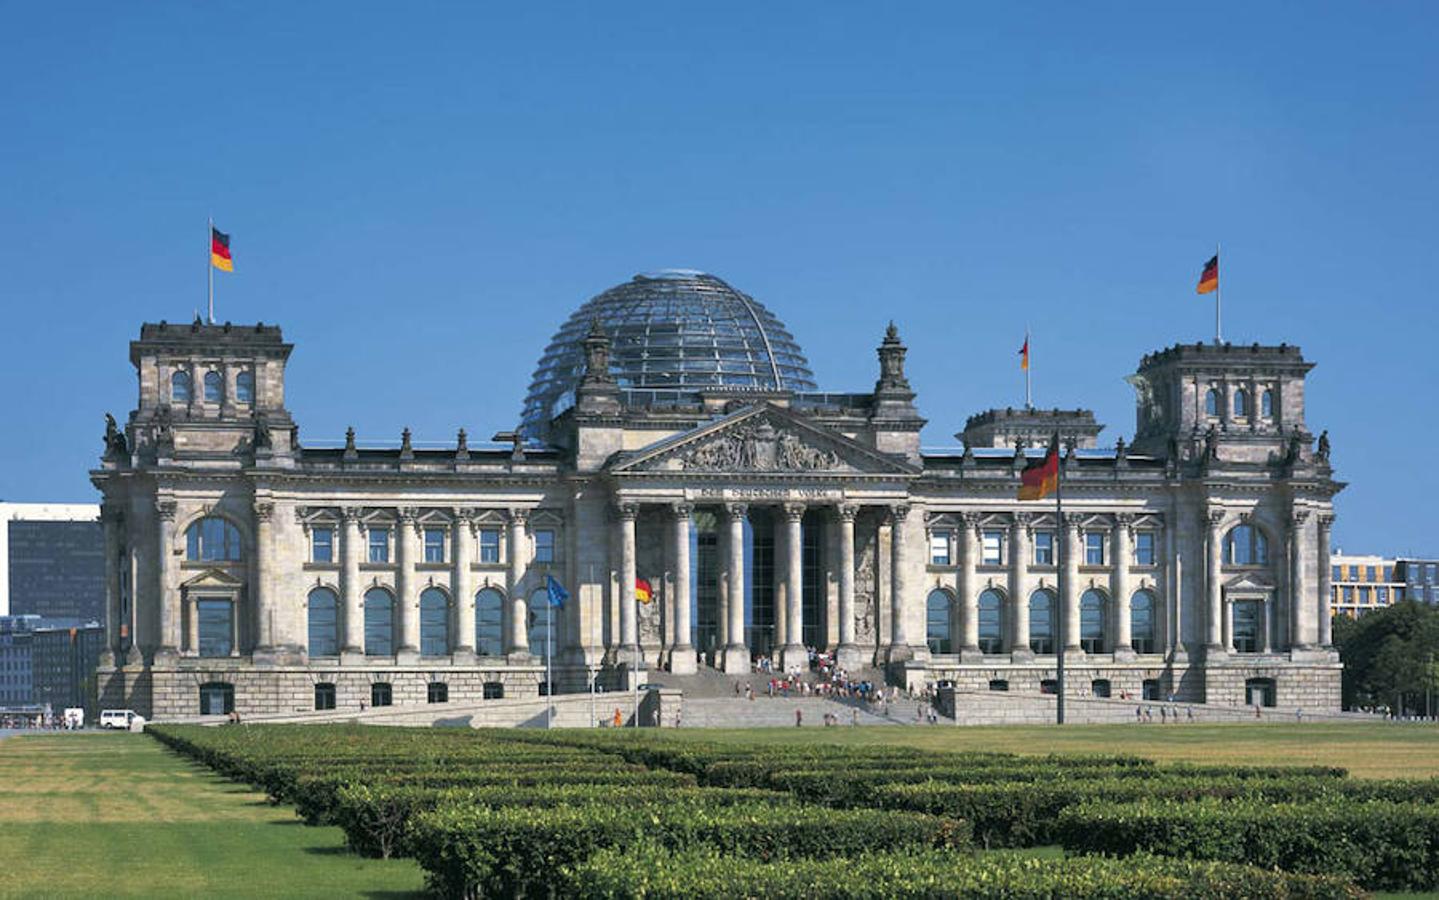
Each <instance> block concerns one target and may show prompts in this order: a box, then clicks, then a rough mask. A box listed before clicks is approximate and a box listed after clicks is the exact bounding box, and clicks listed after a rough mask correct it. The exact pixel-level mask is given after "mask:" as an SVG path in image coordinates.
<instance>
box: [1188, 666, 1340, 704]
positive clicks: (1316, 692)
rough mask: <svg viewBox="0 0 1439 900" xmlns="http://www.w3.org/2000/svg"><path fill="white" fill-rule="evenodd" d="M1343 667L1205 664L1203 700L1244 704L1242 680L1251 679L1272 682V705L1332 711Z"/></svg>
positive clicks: (1245, 699) (1338, 701)
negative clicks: (1263, 679) (1264, 679)
mask: <svg viewBox="0 0 1439 900" xmlns="http://www.w3.org/2000/svg"><path fill="white" fill-rule="evenodd" d="M1342 673H1343V666H1341V665H1340V664H1339V663H1333V664H1331V665H1320V666H1316V665H1313V664H1309V665H1296V664H1285V663H1277V664H1276V663H1270V664H1255V665H1250V664H1240V663H1235V662H1229V663H1224V664H1218V665H1210V666H1206V667H1205V670H1204V681H1205V694H1206V701H1205V702H1207V703H1211V704H1214V705H1221V706H1223V705H1228V706H1248V705H1250V704H1249V700H1248V697H1247V696H1246V690H1245V683H1246V682H1247V681H1249V679H1251V678H1268V679H1272V680H1273V681H1274V705H1276V706H1287V707H1298V708H1301V709H1309V710H1315V711H1324V712H1332V711H1336V710H1338V709H1340V707H1341V706H1342V703H1343V700H1342V699H1341V694H1342V689H1341V686H1340V679H1341V676H1342Z"/></svg>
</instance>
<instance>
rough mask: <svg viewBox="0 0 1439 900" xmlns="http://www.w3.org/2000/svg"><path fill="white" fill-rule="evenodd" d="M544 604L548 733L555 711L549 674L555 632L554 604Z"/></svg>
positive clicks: (553, 681) (553, 687) (553, 682)
mask: <svg viewBox="0 0 1439 900" xmlns="http://www.w3.org/2000/svg"><path fill="white" fill-rule="evenodd" d="M545 602H546V603H547V604H548V605H549V609H547V610H545V730H546V731H548V730H549V728H550V717H551V716H552V715H553V713H554V709H555V679H554V676H553V675H551V674H550V657H552V656H554V654H553V653H551V652H550V636H551V635H552V634H554V630H555V604H554V603H553V602H551V601H550V600H549V598H548V597H546V598H545Z"/></svg>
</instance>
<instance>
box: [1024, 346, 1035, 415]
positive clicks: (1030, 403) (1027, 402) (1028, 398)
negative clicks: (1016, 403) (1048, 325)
mask: <svg viewBox="0 0 1439 900" xmlns="http://www.w3.org/2000/svg"><path fill="white" fill-rule="evenodd" d="M1024 346H1025V354H1024V408H1025V409H1034V394H1033V391H1032V390H1031V389H1030V380H1029V378H1030V372H1029V357H1030V354H1031V353H1032V352H1033V348H1031V347H1030V346H1029V326H1028V325H1025V326H1024Z"/></svg>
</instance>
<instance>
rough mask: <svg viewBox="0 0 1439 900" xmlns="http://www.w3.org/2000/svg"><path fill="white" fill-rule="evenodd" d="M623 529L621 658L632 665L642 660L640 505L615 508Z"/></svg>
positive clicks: (619, 655)
mask: <svg viewBox="0 0 1439 900" xmlns="http://www.w3.org/2000/svg"><path fill="white" fill-rule="evenodd" d="M615 513H616V515H615V523H616V525H617V526H618V527H619V530H620V541H619V543H620V646H619V648H618V649H619V653H618V657H617V659H618V660H619V662H621V663H623V664H624V665H630V664H632V663H633V662H634V661H635V660H637V659H639V657H640V644H639V618H638V616H639V610H638V608H637V607H636V606H635V604H636V602H637V601H636V600H635V565H636V563H635V552H636V551H635V520H636V519H638V518H639V514H640V508H639V504H637V503H623V502H622V503H620V504H619V506H618V507H616V509H615Z"/></svg>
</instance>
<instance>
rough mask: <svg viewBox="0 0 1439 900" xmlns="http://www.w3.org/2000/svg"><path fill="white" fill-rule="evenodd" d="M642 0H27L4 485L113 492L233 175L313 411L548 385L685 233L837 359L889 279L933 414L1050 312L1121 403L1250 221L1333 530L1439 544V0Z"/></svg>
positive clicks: (435, 422)
mask: <svg viewBox="0 0 1439 900" xmlns="http://www.w3.org/2000/svg"><path fill="white" fill-rule="evenodd" d="M541 6H543V7H544V9H543V10H541V9H539V7H541ZM620 6H621V4H599V3H576V4H572V5H558V4H504V5H500V4H459V3H456V4H448V5H442V4H431V3H422V4H360V3H344V4H339V3H335V4H319V3H314V4H311V3H306V4H281V3H268V4H233V3H204V4H195V3H186V4H180V3H173V4H162V3H147V4H100V3H95V4H88V5H86V4H81V5H79V6H76V5H72V4H35V3H19V2H9V3H6V4H5V5H4V6H3V7H0V303H3V316H4V318H3V323H4V324H3V327H0V360H3V362H0V366H3V368H0V373H3V388H4V390H3V392H0V398H3V399H0V416H3V421H4V422H5V426H6V427H5V439H4V440H3V441H0V497H3V498H5V499H10V500H86V499H90V498H93V497H94V496H95V494H94V492H93V490H92V489H91V487H90V485H89V483H88V479H87V476H86V472H87V470H88V469H89V468H90V467H91V466H93V465H94V464H95V462H96V458H97V456H98V454H99V452H100V449H101V444H100V435H101V432H102V419H103V414H104V412H105V411H107V410H109V411H113V412H114V413H115V414H116V416H117V417H118V418H120V419H122V420H123V418H124V416H125V414H126V412H127V411H128V410H129V409H130V408H131V407H132V406H133V405H134V397H135V382H134V372H133V370H132V369H131V367H130V365H129V362H128V359H127V349H126V342H127V341H129V340H131V339H132V338H134V337H135V336H137V334H138V332H139V327H140V323H141V322H142V321H155V320H159V319H168V320H170V321H186V320H188V319H189V318H190V317H191V316H192V314H193V312H194V311H195V310H196V309H197V308H200V307H203V305H204V302H205V287H204V276H205V270H204V265H205V256H204V252H205V251H204V241H205V232H204V229H205V219H206V216H207V215H208V214H210V213H213V214H214V215H215V218H216V221H217V223H218V224H219V225H220V227H221V228H223V229H225V230H227V231H229V232H231V233H232V234H233V235H234V243H233V251H234V256H235V261H236V272H235V274H234V275H217V295H218V304H219V309H218V314H219V318H221V319H232V320H234V321H236V322H253V321H256V320H263V321H265V322H278V323H280V324H282V325H283V326H284V328H285V333H286V336H287V337H288V338H289V339H291V340H293V341H294V342H295V344H296V351H295V355H294V357H293V358H292V361H291V365H290V369H289V382H288V387H289V395H288V399H289V405H290V407H291V409H292V411H293V412H294V414H295V416H296V417H297V419H298V420H299V422H300V423H301V426H302V430H303V435H302V436H303V438H304V439H305V440H306V441H308V442H312V443H319V442H323V441H338V440H339V439H340V438H341V436H342V435H343V433H344V429H345V426H346V425H349V424H353V425H354V426H355V427H356V429H357V430H358V431H359V434H360V437H361V439H362V440H363V439H369V440H397V439H398V434H399V431H400V429H401V428H402V427H404V426H406V425H408V426H410V427H411V428H413V429H414V431H415V435H416V439H417V440H418V441H449V440H452V439H453V435H454V432H455V430H456V429H457V428H458V427H459V426H461V425H463V426H465V427H467V428H468V429H469V431H470V433H471V434H472V435H475V436H477V437H487V436H488V435H489V434H490V433H491V432H492V431H494V430H498V429H501V428H508V427H511V426H513V425H514V424H515V422H516V420H517V417H518V413H519V409H520V404H521V401H522V399H523V396H524V393H525V388H526V386H527V385H528V383H529V377H530V374H531V372H532V371H533V368H534V365H535V362H536V360H537V359H538V356H539V353H540V351H541V350H542V348H543V347H544V345H545V344H546V342H547V341H548V339H549V337H550V335H551V333H552V332H553V331H554V330H555V329H556V328H557V327H558V325H559V324H560V323H561V322H562V321H563V320H564V319H565V317H566V316H567V315H568V314H569V313H570V311H571V310H572V309H573V308H574V307H575V306H577V305H578V304H579V303H581V302H582V301H583V300H585V299H586V298H588V297H590V296H592V295H593V294H595V293H598V292H599V291H601V290H603V289H604V288H606V287H609V286H610V285H612V284H615V283H617V282H620V281H623V280H625V279H627V278H629V277H630V276H631V275H632V274H633V273H635V272H638V271H643V270H649V269H655V268H661V267H668V266H676V267H693V268H701V269H705V270H707V271H711V272H714V273H716V274H718V275H720V276H722V277H724V278H725V279H727V280H729V281H730V282H731V283H733V284H734V285H736V286H737V287H739V288H740V289H742V290H745V291H747V292H749V293H751V294H753V295H754V296H756V297H757V298H759V299H760V300H761V301H763V302H764V303H765V304H766V305H768V306H770V307H771V308H772V309H774V310H775V311H776V312H777V313H778V314H779V316H780V317H781V318H782V319H783V320H784V321H785V322H786V323H787V324H788V325H789V327H790V329H791V330H792V331H793V332H794V333H795V336H796V337H797V338H798V339H799V341H800V343H801V345H802V346H803V347H804V348H805V350H806V351H807V353H808V355H809V359H810V362H811V364H812V367H813V368H814V370H815V373H816V375H817V376H818V380H819V382H820V384H821V386H822V387H824V388H827V389H830V390H854V389H868V388H869V387H871V386H872V385H873V380H874V377H875V371H876V363H875V357H874V347H875V345H876V344H877V343H878V341H879V339H880V337H881V335H882V332H883V329H884V325H885V323H886V322H887V321H888V320H889V319H890V318H891V317H892V318H893V319H894V320H895V321H896V322H897V323H898V324H899V326H900V330H901V334H902V335H903V337H904V338H905V340H906V341H907V342H908V343H909V346H910V357H909V359H910V374H911V379H912V381H913V382H914V384H915V386H916V388H917V389H918V391H919V402H920V404H921V408H922V411H923V412H924V413H925V414H926V415H927V416H928V417H929V419H930V425H929V428H928V430H927V431H926V434H925V441H926V443H927V444H929V445H952V444H953V443H954V441H953V439H952V438H951V435H952V434H953V433H954V432H955V431H957V430H959V428H960V427H961V426H962V425H963V422H964V419H965V417H966V416H968V415H969V414H970V413H972V412H975V411H978V410H980V409H983V408H987V407H990V406H994V405H1007V404H1011V403H1019V402H1022V399H1023V393H1022V381H1021V378H1020V374H1019V372H1018V369H1017V367H1016V364H1015V363H1016V358H1015V351H1016V350H1017V349H1018V347H1019V344H1020V341H1021V340H1022V336H1023V332H1024V328H1025V324H1026V322H1027V323H1029V324H1030V325H1031V326H1032V327H1033V329H1034V348H1035V349H1034V353H1035V357H1034V359H1035V361H1034V378H1035V391H1036V402H1037V403H1038V404H1040V405H1043V406H1060V405H1062V406H1075V405H1085V406H1090V407H1092V408H1094V409H1095V410H1096V412H1097V413H1098V415H1099V417H1100V419H1101V421H1103V422H1105V423H1107V425H1108V428H1107V429H1106V431H1105V432H1104V438H1105V439H1106V440H1107V441H1109V442H1112V441H1113V440H1114V438H1115V437H1117V436H1119V435H1124V436H1126V438H1127V437H1129V436H1131V435H1132V434H1133V430H1134V411H1133V409H1134V401H1133V394H1132V391H1131V390H1130V388H1129V387H1127V386H1126V385H1125V384H1124V382H1123V381H1122V380H1121V379H1122V377H1123V376H1124V375H1125V374H1127V373H1129V372H1131V371H1133V369H1134V366H1135V365H1136V364H1137V362H1138V360H1139V358H1140V356H1142V355H1143V354H1144V353H1145V352H1147V351H1149V350H1153V349H1156V348H1159V347H1163V346H1167V345H1170V344H1172V343H1174V342H1176V341H1195V340H1203V339H1208V338H1210V337H1211V336H1212V333H1213V307H1212V303H1211V300H1210V299H1207V298H1200V297H1197V296H1196V295H1195V294H1194V282H1195V279H1196V276H1197V275H1198V272H1199V268H1200V265H1201V264H1202V263H1203V262H1204V260H1205V259H1207V258H1208V257H1209V255H1210V254H1211V253H1212V252H1213V247H1214V244H1215V242H1216V241H1222V242H1223V244H1224V247H1225V256H1224V279H1225V280H1224V286H1225V291H1224V299H1225V310H1226V317H1225V332H1226V337H1231V338H1232V339H1234V340H1235V341H1243V342H1249V341H1254V340H1259V341H1265V342H1270V343H1278V342H1280V341H1289V342H1291V343H1298V344H1300V345H1301V346H1302V347H1303V349H1304V352H1305V354H1306V355H1307V356H1308V357H1309V358H1311V359H1312V360H1315V361H1317V362H1318V364H1319V366H1318V368H1317V369H1315V370H1314V372H1313V374H1312V376H1311V378H1310V392H1309V395H1308V399H1309V424H1310V426H1311V428H1313V429H1314V431H1315V432H1316V433H1317V432H1318V431H1319V430H1320V429H1322V428H1328V429H1329V431H1330V434H1331V437H1332V439H1333V444H1334V462H1335V465H1336V468H1337V472H1338V477H1340V478H1342V479H1345V480H1347V481H1349V482H1351V486H1350V487H1349V489H1348V490H1347V491H1345V492H1344V494H1342V495H1341V498H1340V500H1339V513H1340V518H1339V520H1338V523H1337V524H1336V543H1337V544H1340V545H1342V546H1343V547H1344V548H1345V549H1347V550H1351V551H1361V550H1362V551H1374V552H1420V553H1430V554H1436V553H1439V534H1436V533H1435V528H1434V526H1433V520H1432V519H1431V518H1430V516H1432V515H1433V509H1434V507H1435V501H1436V492H1439V477H1436V474H1435V469H1436V466H1435V463H1434V462H1433V456H1434V446H1435V443H1436V436H1439V417H1436V414H1435V410H1434V397H1435V393H1436V388H1439V363H1436V362H1435V357H1434V355H1433V346H1434V334H1435V331H1436V329H1435V325H1436V324H1439V315H1436V313H1435V310H1434V294H1435V287H1434V285H1435V276H1434V263H1433V257H1434V255H1435V246H1436V224H1435V223H1436V219H1435V215H1436V211H1439V178H1436V161H1439V146H1436V137H1439V54H1436V53H1435V52H1434V47H1435V46H1436V43H1439V28H1436V25H1439V13H1436V11H1435V7H1434V6H1433V4H1430V3H1385V4H1344V5H1333V6H1328V7H1325V6H1321V5H1317V4H1301V3H1263V4H1255V3H1233V4H1223V3H1220V4H1214V3H1211V4H1205V5H1204V6H1202V7H1198V6H1194V5H1192V4H1190V5H1182V4H1141V3H1126V4H1089V3H1086V4H1074V3H1047V4H1040V3H1035V4H1017V5H1012V8H1008V9H1004V10H1002V11H998V12H996V10H995V9H994V8H991V7H994V6H996V5H983V4H973V5H962V4H952V3H946V4H934V5H925V4H902V5H895V4H872V3H870V4H859V3H814V4H797V3H796V4H772V3H771V4H758V3H755V4H708V5H705V6H704V7H703V8H697V7H698V5H696V4H673V3H670V4H660V3H656V4H653V5H649V6H641V5H638V4H624V5H623V6H624V7H625V8H624V9H622V10H621V9H620V8H619V7H620ZM998 6H1011V5H998Z"/></svg>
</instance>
